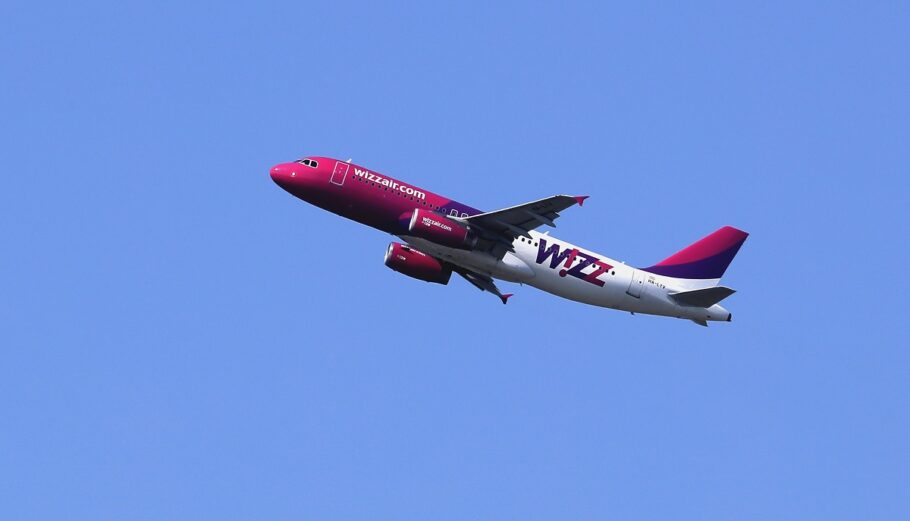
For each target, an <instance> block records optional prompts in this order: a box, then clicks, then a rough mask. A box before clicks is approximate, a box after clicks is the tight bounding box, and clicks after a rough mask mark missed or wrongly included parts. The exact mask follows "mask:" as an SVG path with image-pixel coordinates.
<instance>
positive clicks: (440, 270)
mask: <svg viewBox="0 0 910 521" xmlns="http://www.w3.org/2000/svg"><path fill="white" fill-rule="evenodd" d="M385 265H386V266H388V267H389V268H392V269H393V270H395V271H397V272H398V273H401V274H402V275H407V276H408V277H413V278H415V279H418V280H423V281H426V282H432V283H434V284H442V285H446V284H448V283H449V277H451V276H452V268H450V267H448V266H446V265H445V264H443V263H442V262H440V261H439V260H438V259H436V258H435V257H430V256H429V255H427V254H426V253H424V252H422V251H418V250H415V249H414V248H411V247H410V246H406V245H404V244H401V243H398V242H393V243H391V244H389V249H388V250H386V253H385Z"/></svg>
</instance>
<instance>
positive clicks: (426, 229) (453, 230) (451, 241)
mask: <svg viewBox="0 0 910 521" xmlns="http://www.w3.org/2000/svg"><path fill="white" fill-rule="evenodd" d="M408 233H410V234H411V235H413V236H414V237H419V238H421V239H426V240H428V241H431V242H435V243H436V244H441V245H442V246H449V247H451V248H461V249H466V250H470V249H472V248H473V247H474V246H475V245H476V244H477V236H476V235H474V234H473V233H471V232H470V230H468V229H467V228H466V227H465V226H464V225H463V224H461V223H459V222H456V221H453V220H452V219H449V218H448V217H445V216H442V215H439V214H437V213H433V212H431V211H429V210H424V209H422V208H416V209H414V213H413V214H412V215H411V222H410V223H408Z"/></svg>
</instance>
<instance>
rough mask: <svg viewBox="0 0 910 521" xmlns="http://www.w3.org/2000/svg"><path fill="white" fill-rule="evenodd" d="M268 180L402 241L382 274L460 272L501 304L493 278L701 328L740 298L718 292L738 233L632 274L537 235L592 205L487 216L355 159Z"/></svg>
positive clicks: (432, 277)
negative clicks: (573, 211)
mask: <svg viewBox="0 0 910 521" xmlns="http://www.w3.org/2000/svg"><path fill="white" fill-rule="evenodd" d="M270 176H271V178H272V180H273V181H274V182H275V183H276V184H277V185H278V186H280V187H281V188H283V189H284V190H285V191H287V192H289V193H290V194H291V195H293V196H295V197H297V198H299V199H302V200H304V201H306V202H308V203H310V204H312V205H314V206H317V207H319V208H322V209H324V210H328V211H330V212H332V213H335V214H337V215H340V216H342V217H346V218H348V219H351V220H353V221H356V222H359V223H361V224H365V225H367V226H370V227H373V228H376V229H378V230H381V231H384V232H386V233H389V234H392V235H394V236H397V237H398V238H399V239H400V240H401V241H402V242H392V243H391V244H389V246H388V248H387V249H386V252H385V260H384V262H385V265H386V266H388V267H389V268H391V269H392V270H394V271H397V272H398V273H401V274H403V275H407V276H409V277H413V278H415V279H418V280H422V281H425V282H430V283H435V284H442V285H445V284H448V283H449V279H450V277H451V276H452V273H457V274H458V275H460V276H461V277H463V278H464V279H465V280H467V281H468V282H469V283H471V284H472V285H474V286H475V287H477V288H478V289H480V290H481V291H487V292H489V293H491V294H493V295H496V296H497V297H499V299H500V300H501V301H502V303H503V304H505V303H506V302H508V300H509V297H511V296H512V294H511V293H502V292H501V291H500V289H499V288H498V287H497V285H496V283H495V282H494V279H499V280H504V281H507V282H516V283H520V284H527V285H529V286H533V287H535V288H538V289H540V290H543V291H546V292H548V293H552V294H554V295H558V296H560V297H563V298H566V299H569V300H574V301H577V302H582V303H584V304H590V305H594V306H601V307H605V308H612V309H617V310H621V311H629V312H631V313H632V314H636V313H640V314H649V315H660V316H667V317H675V318H681V319H688V320H691V321H693V322H695V323H696V324H699V325H701V326H707V325H708V322H709V321H721V322H730V321H731V320H732V319H733V314H732V313H731V312H729V311H727V310H726V309H725V308H724V307H723V306H721V305H720V304H719V302H720V301H722V300H723V299H725V298H727V297H729V296H730V295H732V294H733V293H734V290H733V289H731V288H728V287H726V286H720V285H719V283H720V279H721V277H722V276H723V274H724V272H725V271H726V269H727V266H728V265H729V264H730V262H731V261H732V260H733V257H734V256H735V255H736V253H737V252H738V251H739V249H740V247H741V246H742V245H743V242H745V240H746V237H748V235H749V234H748V233H746V232H744V231H742V230H738V229H736V228H734V227H732V226H724V227H723V228H720V229H719V230H717V231H715V232H714V233H712V234H710V235H708V236H707V237H704V238H703V239H701V240H699V241H697V242H695V243H693V244H692V245H690V246H688V247H686V248H684V249H682V250H680V251H679V252H677V253H675V254H673V255H671V256H669V257H667V258H666V259H664V260H662V261H660V262H658V263H657V264H654V265H652V266H649V267H647V268H635V267H632V266H627V265H626V264H624V263H622V262H618V261H616V260H613V259H611V258H609V257H606V256H604V255H600V254H598V253H595V252H593V251H591V250H587V249H584V248H581V247H579V246H576V245H574V244H570V243H568V242H566V241H563V240H560V239H557V238H556V237H553V236H552V235H549V233H548V232H543V233H541V232H538V231H537V229H538V228H539V227H541V226H544V225H546V226H550V227H555V226H556V224H555V222H554V221H555V220H556V219H557V218H558V217H559V216H560V214H561V212H563V211H565V210H567V209H568V208H570V207H573V206H575V205H578V206H581V205H582V204H584V202H585V199H587V198H588V196H569V195H554V196H552V197H547V198H544V199H540V200H537V201H532V202H529V203H525V204H520V205H517V206H511V207H509V208H504V209H502V210H495V211H492V212H482V211H480V210H478V209H476V208H472V207H470V206H467V205H465V204H462V203H459V202H457V201H454V200H452V199H450V198H448V197H443V196H441V195H437V194H434V193H433V192H430V191H428V190H424V189H422V188H419V187H417V186H415V185H412V184H410V183H405V182H403V181H400V180H398V179H395V178H392V177H389V176H387V175H384V174H381V173H379V172H376V171H375V170H370V169H368V168H366V167H363V166H359V165H356V164H353V163H351V160H347V161H341V160H338V159H333V158H329V157H320V156H307V157H304V158H302V159H298V160H296V161H292V162H287V163H280V164H278V165H275V166H274V167H272V168H271V170H270Z"/></svg>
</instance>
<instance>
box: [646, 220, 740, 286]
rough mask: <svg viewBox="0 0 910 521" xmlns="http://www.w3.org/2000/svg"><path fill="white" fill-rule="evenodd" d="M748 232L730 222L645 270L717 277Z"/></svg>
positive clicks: (701, 277) (704, 277) (707, 277)
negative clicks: (731, 224) (729, 224)
mask: <svg viewBox="0 0 910 521" xmlns="http://www.w3.org/2000/svg"><path fill="white" fill-rule="evenodd" d="M748 236H749V234H748V233H746V232H744V231H742V230H738V229H736V228H734V227H732V226H724V227H723V228H721V229H719V230H717V231H716V232H714V233H712V234H711V235H708V236H707V237H705V238H703V239H701V240H699V241H698V242H695V243H693V244H691V245H690V246H687V247H685V248H683V249H682V250H680V251H678V252H676V253H674V254H673V255H671V256H669V257H667V258H666V259H664V260H662V261H660V262H658V263H657V264H655V265H653V266H651V267H649V268H643V270H644V271H647V272H649V273H654V274H656V275H664V276H666V277H674V278H678V279H702V280H708V279H713V280H714V281H715V282H714V284H716V281H717V280H719V279H720V278H721V277H722V276H723V274H724V272H725V271H727V266H729V265H730V262H731V261H733V257H735V256H736V253H737V252H738V251H739V248H740V247H741V246H742V245H743V243H744V242H745V241H746V237H748Z"/></svg>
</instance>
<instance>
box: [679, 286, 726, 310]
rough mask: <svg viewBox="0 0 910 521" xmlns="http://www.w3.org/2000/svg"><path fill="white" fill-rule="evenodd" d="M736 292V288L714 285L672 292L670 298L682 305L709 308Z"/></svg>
mask: <svg viewBox="0 0 910 521" xmlns="http://www.w3.org/2000/svg"><path fill="white" fill-rule="evenodd" d="M734 293H736V290H734V289H731V288H728V287H725V286H714V287H713V288H704V289H695V290H692V291H680V292H679V293H671V294H670V298H672V299H673V300H675V301H676V303H677V304H679V305H680V306H694V307H699V308H709V307H711V306H713V305H714V304H717V303H718V302H720V301H721V300H723V299H725V298H727V297H729V296H730V295H732V294H734Z"/></svg>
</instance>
